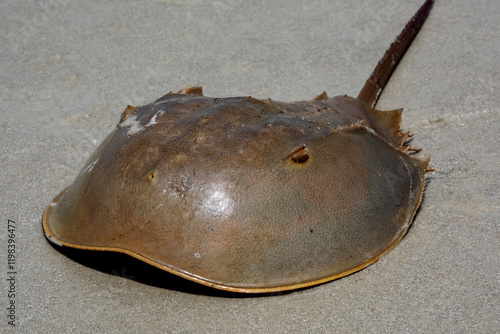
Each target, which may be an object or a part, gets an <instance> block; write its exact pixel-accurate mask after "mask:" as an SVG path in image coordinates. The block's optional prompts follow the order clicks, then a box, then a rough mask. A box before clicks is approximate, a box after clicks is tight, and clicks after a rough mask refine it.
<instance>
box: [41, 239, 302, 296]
mask: <svg viewBox="0 0 500 334" xmlns="http://www.w3.org/2000/svg"><path fill="white" fill-rule="evenodd" d="M49 244H50V245H51V246H52V247H53V248H54V249H55V250H57V251H58V252H60V253H61V254H63V255H65V256H67V257H69V258H70V259H71V260H73V261H75V262H77V263H80V264H81V265H83V266H86V267H89V268H92V269H94V270H97V271H100V272H102V273H106V274H110V275H114V276H120V277H122V278H125V279H129V280H132V281H136V282H138V283H142V284H146V285H150V286H155V287H158V288H162V289H168V290H173V291H178V292H184V293H190V294H195V295H203V296H212V297H222V298H255V297H269V296H277V295H285V294H290V293H292V292H293V291H284V292H273V293H258V294H257V293H236V292H230V291H223V290H218V289H214V288H210V287H208V286H205V285H201V284H198V283H194V282H192V281H189V280H187V279H184V278H181V277H179V276H176V275H173V274H170V273H168V272H166V271H163V270H161V269H158V268H156V267H154V266H151V265H148V264H147V263H144V262H142V261H139V260H137V259H135V258H133V257H131V256H128V255H126V254H122V253H116V252H98V251H88V250H81V249H75V248H69V247H62V248H61V247H58V246H55V245H53V244H52V243H49ZM301 290H303V289H301ZM294 291H297V290H294Z"/></svg>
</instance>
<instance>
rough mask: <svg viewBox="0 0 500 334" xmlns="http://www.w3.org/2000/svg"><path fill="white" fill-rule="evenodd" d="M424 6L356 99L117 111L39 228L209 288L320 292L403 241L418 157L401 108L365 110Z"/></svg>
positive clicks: (419, 178)
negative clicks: (403, 129) (118, 115)
mask: <svg viewBox="0 0 500 334" xmlns="http://www.w3.org/2000/svg"><path fill="white" fill-rule="evenodd" d="M432 3H433V1H426V2H425V4H424V5H423V6H422V7H421V8H420V10H419V11H418V12H417V13H416V14H415V16H414V17H413V18H412V20H411V21H410V22H409V23H408V24H407V26H406V27H405V28H404V29H403V31H402V32H401V34H400V35H399V37H398V39H397V40H396V41H395V42H394V43H393V44H392V45H391V47H390V48H389V50H388V51H387V52H386V54H385V56H384V57H383V58H382V60H381V61H380V62H379V64H378V65H377V67H376V68H375V71H374V72H373V74H372V76H371V77H370V79H368V81H367V82H366V84H365V86H364V88H363V89H362V91H361V92H360V94H359V96H358V98H352V97H348V96H345V95H344V96H337V97H334V98H328V96H327V95H326V93H323V94H321V95H319V96H317V97H316V98H314V99H313V100H312V101H300V102H293V103H284V102H277V101H273V100H270V99H269V100H259V99H256V98H253V97H234V98H211V97H205V96H203V94H202V90H201V87H188V88H185V89H183V90H181V91H180V92H178V93H172V92H170V93H168V94H167V95H165V96H163V97H161V98H160V99H158V100H156V101H154V102H153V103H151V104H148V105H146V106H142V107H131V106H128V107H127V108H126V110H125V111H124V112H123V114H122V116H121V119H120V122H119V124H118V125H117V127H116V128H115V129H114V130H113V131H112V132H111V134H110V135H109V136H108V137H107V138H106V139H105V140H104V142H103V143H102V144H101V145H100V146H99V147H98V148H97V150H96V151H95V153H94V154H92V156H91V157H90V158H89V159H88V161H87V163H86V164H85V166H84V167H83V169H82V170H81V172H80V173H79V175H78V176H77V178H76V179H75V181H74V182H73V183H72V185H71V186H69V187H68V188H66V189H65V190H63V191H62V192H61V193H60V194H59V195H58V196H57V197H56V198H55V199H54V200H53V202H52V203H51V204H50V205H49V206H48V207H47V208H46V210H45V212H44V214H43V219H42V224H43V230H44V233H45V235H46V237H47V239H48V240H50V241H51V242H53V243H54V244H56V245H59V246H67V247H73V248H79V249H86V250H99V251H114V252H121V253H126V254H128V255H131V256H133V257H135V258H137V259H139V260H142V261H144V262H146V263H148V264H151V265H153V266H156V267H158V268H160V269H163V270H166V271H168V272H170V273H173V274H175V275H179V276H181V277H184V278H187V279H189V280H192V281H194V282H198V283H201V284H204V285H207V286H211V287H214V288H218V289H223V290H229V291H235V292H250V293H264V292H275V291H284V290H291V289H297V288H302V287H307V286H311V285H315V284H320V283H323V282H327V281H330V280H334V279H336V278H340V277H343V276H346V275H349V274H351V273H353V272H356V271H358V270H360V269H362V268H364V267H366V266H368V265H370V264H372V263H373V262H375V261H376V260H378V259H379V257H380V256H381V255H382V254H384V253H386V252H387V251H389V250H390V249H391V248H392V247H394V246H395V245H396V244H397V243H398V242H399V240H400V239H401V238H402V237H403V236H404V235H405V233H406V231H407V230H408V228H409V226H410V224H411V223H412V220H413V217H414V215H415V212H416V210H417V208H418V207H419V205H420V201H421V198H422V193H423V189H424V179H425V173H426V172H427V171H429V170H428V169H427V165H428V161H429V159H428V158H426V159H424V158H418V157H417V156H416V155H414V154H410V152H411V151H418V150H414V149H412V148H411V147H410V146H408V145H406V144H405V142H406V140H407V138H408V136H409V133H408V132H406V133H402V132H401V131H400V129H399V126H400V122H401V112H402V110H401V109H396V110H391V111H381V110H377V109H374V106H375V103H376V100H377V98H378V96H379V94H380V92H381V91H382V89H383V88H384V86H385V85H386V83H387V81H388V79H389V76H390V74H391V73H392V72H393V70H394V68H395V67H396V64H397V62H398V61H399V59H400V58H401V57H402V55H403V54H404V52H405V50H406V48H407V47H408V46H409V45H410V44H411V41H412V40H413V38H414V36H415V35H416V34H417V32H418V30H419V29H420V27H421V26H422V24H423V22H424V21H425V19H426V17H427V16H428V14H429V11H430V8H431V6H432Z"/></svg>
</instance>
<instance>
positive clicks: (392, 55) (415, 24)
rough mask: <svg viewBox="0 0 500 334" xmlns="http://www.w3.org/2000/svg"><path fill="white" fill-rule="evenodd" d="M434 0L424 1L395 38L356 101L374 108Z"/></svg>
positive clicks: (427, 14)
mask: <svg viewBox="0 0 500 334" xmlns="http://www.w3.org/2000/svg"><path fill="white" fill-rule="evenodd" d="M433 4H434V0H426V1H425V3H424V4H423V5H422V7H420V9H419V10H418V11H417V12H416V13H415V15H414V16H413V17H412V18H411V20H410V21H409V22H408V23H407V24H406V26H405V27H404V29H403V31H401V33H400V34H399V36H398V37H396V40H395V41H394V42H393V43H392V44H391V46H390V47H389V49H387V51H386V52H385V55H384V56H383V57H382V59H381V60H380V61H379V62H378V64H377V66H376V67H375V69H374V70H373V73H372V75H371V76H370V78H368V80H367V81H366V83H365V85H364V86H363V89H361V92H359V95H358V100H361V101H363V102H365V103H366V104H368V105H369V106H371V107H372V108H374V107H375V105H376V104H377V100H378V98H379V96H380V94H382V91H383V90H384V87H385V86H386V84H387V82H388V81H389V78H390V77H391V74H392V72H394V70H395V69H396V66H397V65H398V63H399V61H400V60H401V58H403V55H404V53H405V51H406V50H407V49H408V48H409V47H410V44H411V42H412V41H413V39H414V38H415V36H417V33H418V31H419V30H420V28H421V27H422V26H423V24H424V22H425V19H427V17H428V16H429V13H430V11H431V8H432V5H433Z"/></svg>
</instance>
